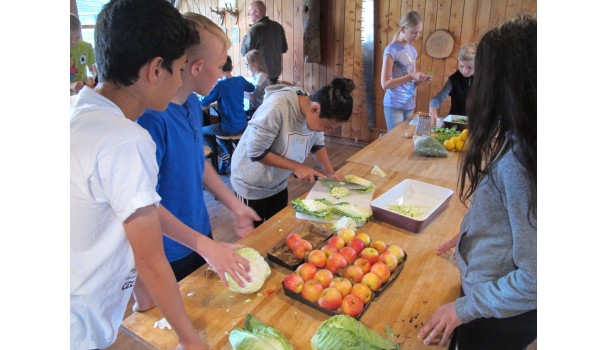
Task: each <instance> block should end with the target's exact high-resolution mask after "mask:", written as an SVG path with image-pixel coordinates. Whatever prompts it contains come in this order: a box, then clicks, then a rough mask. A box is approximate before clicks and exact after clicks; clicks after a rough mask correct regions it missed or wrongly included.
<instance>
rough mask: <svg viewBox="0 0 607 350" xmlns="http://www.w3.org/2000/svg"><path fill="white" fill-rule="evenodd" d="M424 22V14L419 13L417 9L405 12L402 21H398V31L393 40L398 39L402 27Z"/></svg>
mask: <svg viewBox="0 0 607 350" xmlns="http://www.w3.org/2000/svg"><path fill="white" fill-rule="evenodd" d="M422 22H423V20H422V16H420V15H419V13H417V11H409V12H407V13H405V14H404V15H403V16H402V17H401V18H400V22H398V30H397V31H396V33H394V37H393V38H392V41H396V39H398V35H399V34H400V30H401V29H402V28H411V27H415V26H416V25H418V24H420V23H422Z"/></svg>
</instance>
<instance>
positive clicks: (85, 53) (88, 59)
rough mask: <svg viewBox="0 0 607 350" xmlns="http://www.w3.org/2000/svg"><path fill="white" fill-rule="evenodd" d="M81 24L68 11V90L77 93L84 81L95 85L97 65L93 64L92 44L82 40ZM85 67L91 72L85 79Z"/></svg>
mask: <svg viewBox="0 0 607 350" xmlns="http://www.w3.org/2000/svg"><path fill="white" fill-rule="evenodd" d="M80 30H81V24H80V20H79V19H78V17H76V15H74V14H73V13H70V92H71V93H78V91H80V90H82V87H83V86H84V84H85V83H86V84H87V85H89V87H93V86H95V77H96V76H97V66H96V65H95V52H94V51H93V45H91V44H89V43H87V42H86V41H82V37H81V35H80ZM86 67H88V68H89V70H90V71H91V73H92V74H93V76H92V77H90V79H89V81H87V74H86Z"/></svg>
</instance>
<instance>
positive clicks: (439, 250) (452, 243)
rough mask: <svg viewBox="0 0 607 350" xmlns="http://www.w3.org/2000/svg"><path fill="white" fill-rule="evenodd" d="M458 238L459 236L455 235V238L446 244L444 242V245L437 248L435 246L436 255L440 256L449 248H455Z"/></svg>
mask: <svg viewBox="0 0 607 350" xmlns="http://www.w3.org/2000/svg"><path fill="white" fill-rule="evenodd" d="M458 238H459V234H456V235H455V236H453V238H451V239H450V240H448V241H447V242H444V243H442V244H440V245H439V246H437V247H436V254H439V255H440V254H443V253H445V252H447V251H448V250H449V249H451V248H455V245H456V244H457V239H458Z"/></svg>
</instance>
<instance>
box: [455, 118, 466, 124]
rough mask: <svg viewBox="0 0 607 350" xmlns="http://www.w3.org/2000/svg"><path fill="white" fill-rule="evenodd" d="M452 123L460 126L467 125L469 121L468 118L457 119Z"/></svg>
mask: <svg viewBox="0 0 607 350" xmlns="http://www.w3.org/2000/svg"><path fill="white" fill-rule="evenodd" d="M452 122H453V123H459V124H467V123H468V120H467V119H466V118H457V119H453V120H452Z"/></svg>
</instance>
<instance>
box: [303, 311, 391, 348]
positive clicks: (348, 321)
mask: <svg viewBox="0 0 607 350" xmlns="http://www.w3.org/2000/svg"><path fill="white" fill-rule="evenodd" d="M310 345H311V347H312V350H381V349H386V350H388V349H398V345H399V344H397V343H393V342H392V341H390V340H388V339H386V338H384V337H382V336H381V335H379V334H378V333H377V332H375V331H373V330H371V329H369V328H367V327H366V326H365V325H364V324H363V323H362V322H360V321H358V320H356V319H355V318H353V317H350V316H346V315H336V316H332V317H329V318H328V319H327V320H325V321H324V322H323V323H322V324H321V325H320V327H318V329H317V330H316V333H314V336H313V337H312V339H311V340H310Z"/></svg>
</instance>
